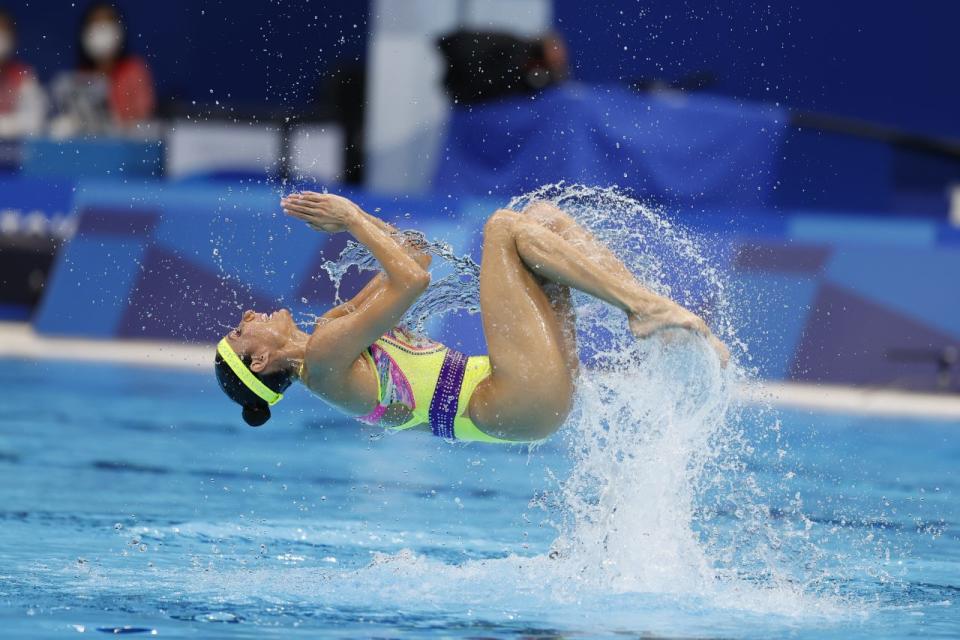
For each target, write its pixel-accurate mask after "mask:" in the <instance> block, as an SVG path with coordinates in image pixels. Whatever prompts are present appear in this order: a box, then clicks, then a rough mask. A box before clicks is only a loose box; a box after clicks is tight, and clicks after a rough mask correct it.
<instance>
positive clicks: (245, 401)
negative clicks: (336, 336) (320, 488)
mask: <svg viewBox="0 0 960 640" xmlns="http://www.w3.org/2000/svg"><path fill="white" fill-rule="evenodd" d="M296 332H297V326H296V324H295V323H294V321H293V317H292V316H291V315H290V312H289V311H287V310H286V309H281V310H280V311H274V312H273V313H270V314H267V313H256V312H254V311H245V312H244V313H243V316H241V318H240V324H239V325H237V327H236V328H235V329H233V330H232V331H231V332H230V333H228V334H227V335H226V336H225V337H224V338H223V340H221V342H220V344H219V345H218V346H217V356H216V358H215V359H214V368H215V370H216V374H217V382H219V383H220V388H221V389H223V392H224V393H225V394H227V396H228V397H229V398H230V399H231V400H233V401H234V402H236V403H237V404H239V405H240V406H241V407H243V419H244V421H245V422H246V423H247V424H249V425H250V426H251V427H259V426H260V425H262V424H264V423H265V422H266V421H267V420H269V419H270V406H271V405H273V404H276V403H277V402H278V401H279V400H280V398H282V397H283V396H282V395H281V394H282V393H283V392H284V391H285V390H286V389H287V387H289V386H290V384H291V383H292V382H293V379H294V377H295V376H296V371H295V367H294V364H293V363H292V362H291V360H290V358H289V355H288V353H287V347H288V345H289V344H290V341H291V339H292V338H293V337H294V335H295V334H296Z"/></svg>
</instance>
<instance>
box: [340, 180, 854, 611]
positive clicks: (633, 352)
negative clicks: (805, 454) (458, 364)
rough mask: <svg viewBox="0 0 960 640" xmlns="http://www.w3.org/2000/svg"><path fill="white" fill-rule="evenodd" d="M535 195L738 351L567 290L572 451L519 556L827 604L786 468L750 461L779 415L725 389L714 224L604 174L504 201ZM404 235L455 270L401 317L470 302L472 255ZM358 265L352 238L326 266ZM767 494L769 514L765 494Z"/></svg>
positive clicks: (574, 571)
mask: <svg viewBox="0 0 960 640" xmlns="http://www.w3.org/2000/svg"><path fill="white" fill-rule="evenodd" d="M538 200H546V201H550V202H553V203H555V204H557V205H558V206H559V207H560V208H561V209H563V210H564V211H566V212H567V213H569V214H570V215H572V216H573V217H574V218H576V219H577V221H578V222H579V223H580V224H581V225H583V226H585V227H586V228H588V229H589V230H590V231H591V232H593V233H594V234H595V235H596V236H597V237H598V239H600V240H601V241H602V242H604V243H605V244H606V245H607V246H609V247H610V248H611V249H612V250H613V251H614V252H615V253H617V254H618V255H619V256H621V257H623V259H624V262H625V263H626V264H627V266H628V267H629V268H630V269H631V271H633V272H634V273H635V274H636V275H637V277H638V278H639V279H640V281H641V282H643V283H644V284H645V285H646V286H647V287H649V288H650V289H652V290H654V291H656V292H658V293H661V294H664V295H667V296H670V297H671V298H673V299H675V300H677V301H679V302H680V303H681V304H683V305H685V306H687V307H688V308H690V309H692V310H695V311H696V312H697V313H699V314H701V315H702V316H703V317H704V318H705V319H706V320H707V322H708V324H709V325H710V326H711V328H712V329H713V330H714V332H715V333H716V334H717V335H718V336H719V337H720V338H721V339H723V340H724V341H725V342H726V343H727V344H728V345H730V346H731V348H732V351H733V353H734V359H733V361H732V363H731V365H730V366H729V367H728V368H727V369H722V368H721V367H720V365H719V362H718V360H717V358H716V356H715V355H714V353H713V351H712V350H711V349H710V348H709V346H708V345H707V344H706V342H705V341H704V340H702V339H699V338H695V337H693V336H691V335H689V334H684V333H679V334H671V333H665V334H663V335H660V336H657V337H654V338H652V339H650V340H646V341H637V340H636V339H635V338H634V337H633V336H632V335H631V334H630V333H629V331H628V330H627V327H626V323H625V321H624V318H623V314H622V313H621V312H619V311H617V310H615V309H612V308H611V307H609V306H607V305H605V304H602V303H599V302H597V301H595V300H592V299H590V298H588V297H586V296H582V295H577V296H576V297H575V303H576V308H577V317H578V320H577V324H578V327H577V328H578V334H579V340H580V343H581V346H582V350H583V353H582V356H583V358H584V360H585V361H586V362H587V363H588V365H589V366H587V367H585V369H584V372H583V375H582V378H581V380H580V381H579V385H578V397H577V402H576V409H575V411H574V414H573V415H572V416H571V418H570V419H569V420H568V422H567V424H566V425H565V427H564V428H563V430H562V431H561V434H562V436H561V437H563V438H564V439H565V441H566V444H567V446H568V448H569V451H570V455H571V457H572V460H573V466H572V471H571V472H570V473H569V475H567V476H566V477H564V478H562V479H556V480H555V481H554V483H553V485H554V486H552V487H546V488H545V491H544V494H543V496H542V497H541V499H539V500H538V501H535V502H536V504H538V505H539V506H540V507H542V508H543V509H544V510H545V512H546V514H547V515H546V516H545V519H546V520H548V521H549V522H550V523H551V524H553V525H554V526H555V527H556V529H557V537H556V540H555V542H554V544H553V547H552V549H551V551H550V553H549V556H548V559H549V562H537V561H534V562H531V563H529V564H528V565H527V566H528V570H529V571H531V572H532V571H536V572H537V574H538V575H540V577H541V578H544V579H546V581H547V583H548V584H549V585H550V586H551V588H552V590H553V591H554V593H555V594H556V595H558V596H560V597H576V593H581V594H582V593H583V590H584V589H586V590H588V591H589V592H591V593H596V592H597V591H601V592H611V591H612V592H615V593H635V592H651V593H682V594H685V595H691V594H696V595H699V596H704V597H708V598H711V599H712V600H717V601H724V602H727V603H728V604H730V605H732V606H737V607H744V606H746V607H748V608H750V607H756V608H760V609H764V610H777V609H782V610H784V611H789V612H791V613H795V612H796V611H797V609H798V607H799V606H800V605H799V604H798V603H799V602H801V601H805V602H806V601H809V600H810V599H811V598H812V599H814V600H816V602H817V604H816V606H815V608H816V609H817V610H820V611H822V610H823V609H824V607H827V608H834V607H838V606H839V604H840V603H839V601H838V600H836V599H835V597H833V596H835V594H829V595H831V597H832V599H830V603H831V604H829V605H827V600H825V599H824V598H823V596H825V595H828V594H827V591H828V590H829V589H828V581H827V580H826V579H825V578H826V577H827V572H826V570H825V569H822V568H821V562H820V560H821V557H822V553H821V552H820V551H819V549H818V547H817V546H816V545H815V544H814V543H813V542H812V541H811V540H810V539H809V536H808V535H807V530H808V529H809V521H807V520H806V519H805V518H804V516H803V514H802V511H801V507H802V503H801V501H800V498H799V496H798V495H796V496H792V495H790V494H789V491H790V488H789V486H788V482H787V481H786V480H785V481H784V483H783V484H782V485H781V486H777V487H770V486H762V483H761V482H759V481H758V480H757V478H756V477H754V475H753V474H752V473H751V472H750V470H749V466H748V463H747V461H748V459H750V458H751V457H754V458H755V455H756V449H755V444H757V439H758V438H759V439H773V440H775V441H776V440H778V438H779V424H778V422H777V420H776V416H775V415H774V414H773V412H772V411H771V410H769V409H768V408H763V407H760V408H757V407H750V408H748V407H745V406H743V405H741V404H739V403H737V402H736V401H735V400H734V390H735V388H736V387H737V386H741V385H744V384H749V383H750V381H749V377H750V376H749V373H748V372H746V371H745V370H744V369H742V368H741V367H739V366H738V365H737V361H738V360H741V361H742V360H744V355H745V354H746V353H747V346H746V345H744V344H743V343H741V342H740V341H739V340H738V339H737V332H736V326H737V318H736V314H735V313H734V310H733V309H734V306H733V304H732V298H733V296H734V293H733V292H732V291H731V286H730V284H729V283H728V281H727V280H726V279H725V277H724V274H723V273H721V272H720V271H719V270H718V269H717V268H716V266H715V265H716V264H717V262H716V258H715V256H714V255H713V254H712V253H711V251H710V241H709V240H710V239H709V238H703V237H697V236H695V235H694V234H692V233H690V232H688V231H686V230H684V229H683V228H682V227H679V226H678V225H676V224H675V223H673V222H671V221H670V220H669V219H668V218H667V217H666V216H665V215H664V213H663V212H661V211H657V210H656V209H653V208H651V207H649V206H646V205H644V204H642V203H640V202H638V201H637V200H635V199H633V198H632V197H630V196H629V195H628V194H625V193H623V192H621V191H619V190H617V189H615V188H607V189H598V188H592V187H586V186H582V185H564V184H559V185H551V186H547V187H544V188H541V189H539V190H537V191H535V192H532V193H529V194H526V195H524V196H522V197H519V198H516V199H514V200H513V201H512V202H511V203H510V205H509V206H510V207H511V208H513V209H515V210H517V211H522V210H523V209H524V207H525V206H526V205H528V204H530V203H532V202H535V201H538ZM408 233H409V232H408ZM416 239H417V240H419V241H421V242H423V243H424V246H425V247H426V250H427V251H429V252H430V253H431V254H433V255H434V256H436V257H438V258H439V259H440V261H441V263H442V264H446V265H448V266H449V267H451V268H452V273H451V275H450V276H447V277H444V278H442V279H440V280H439V281H437V282H435V283H434V284H433V285H432V286H431V288H430V289H429V290H428V291H427V293H426V294H425V295H424V296H423V298H422V299H421V300H420V302H418V304H417V305H416V306H415V307H414V308H413V309H411V311H410V313H409V314H408V315H407V318H406V321H407V322H408V324H410V325H411V326H414V327H422V326H423V322H424V320H425V319H426V318H427V317H432V316H436V315H438V314H442V313H446V312H449V311H454V310H458V309H461V310H467V311H469V312H476V311H477V310H478V309H479V301H478V291H477V285H478V279H479V269H478V266H477V264H476V263H475V262H474V261H473V260H471V259H470V258H469V257H461V256H457V255H455V254H454V253H453V251H452V250H451V249H450V247H449V246H447V245H444V244H441V243H431V242H426V240H425V239H423V238H422V236H419V237H417V238H416ZM354 266H356V267H358V268H361V269H372V268H375V263H374V261H373V258H372V257H371V256H370V255H369V253H368V252H366V251H365V250H364V249H363V248H362V247H360V246H359V245H355V244H354V245H350V246H348V247H347V248H346V249H345V250H344V252H343V254H342V255H341V256H340V258H339V259H338V260H336V261H333V262H330V263H328V264H327V265H326V266H325V269H326V270H327V272H328V273H329V274H330V276H331V278H332V279H333V280H334V282H339V280H340V278H342V277H343V274H344V273H345V272H346V270H347V269H349V268H350V267H354ZM758 421H760V423H761V424H765V425H766V426H765V427H762V428H761V429H760V431H759V433H758V432H756V430H754V432H753V433H751V434H750V435H749V436H748V435H747V434H746V432H745V426H744V425H745V424H747V423H750V424H752V425H754V426H755V425H756V424H757V422H758ZM774 445H776V442H774ZM764 449H765V450H770V451H773V452H774V453H772V454H770V455H771V456H772V457H773V459H771V460H764V461H762V463H763V464H765V465H768V466H774V467H778V466H783V465H784V464H785V461H784V454H785V452H784V450H783V449H782V448H780V447H779V446H772V447H765V448H764ZM754 462H755V461H754ZM782 477H784V478H789V477H790V474H789V473H784V474H782ZM774 496H776V498H777V499H778V501H779V503H780V504H779V506H778V512H777V517H776V518H774V517H773V515H772V514H771V509H770V507H769V506H768V505H769V504H771V500H773V499H774ZM545 559H546V558H545ZM534 560H536V559H534ZM834 569H835V568H834ZM836 577H837V576H836V574H835V573H834V574H833V578H836ZM572 592H576V593H572ZM748 592H749V594H751V595H750V596H749V597H747V596H746V594H747V593H748ZM808 605H809V603H808Z"/></svg>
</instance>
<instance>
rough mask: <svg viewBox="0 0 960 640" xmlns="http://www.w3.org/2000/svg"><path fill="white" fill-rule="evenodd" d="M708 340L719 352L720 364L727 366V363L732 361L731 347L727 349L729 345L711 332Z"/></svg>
mask: <svg viewBox="0 0 960 640" xmlns="http://www.w3.org/2000/svg"><path fill="white" fill-rule="evenodd" d="M708 341H709V342H710V346H711V347H713V350H714V351H716V352H717V357H718V358H719V359H720V366H721V367H723V368H726V366H727V363H729V362H730V349H727V345H725V344H723V341H722V340H720V338H718V337H717V336H715V335H713V334H710V337H709V338H708Z"/></svg>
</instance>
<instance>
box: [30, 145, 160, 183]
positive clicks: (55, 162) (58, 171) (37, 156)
mask: <svg viewBox="0 0 960 640" xmlns="http://www.w3.org/2000/svg"><path fill="white" fill-rule="evenodd" d="M22 153H23V157H22V160H21V163H22V166H21V171H22V172H23V174H24V175H27V176H34V177H44V178H72V179H80V178H92V177H108V176H109V177H113V178H116V179H118V180H119V179H123V178H134V177H154V178H156V177H159V176H160V175H161V174H162V172H163V144H162V143H161V142H160V141H155V142H136V141H133V140H125V139H122V138H109V137H103V138H90V139H83V140H64V141H60V140H47V139H44V138H28V139H25V140H24V141H23V146H22Z"/></svg>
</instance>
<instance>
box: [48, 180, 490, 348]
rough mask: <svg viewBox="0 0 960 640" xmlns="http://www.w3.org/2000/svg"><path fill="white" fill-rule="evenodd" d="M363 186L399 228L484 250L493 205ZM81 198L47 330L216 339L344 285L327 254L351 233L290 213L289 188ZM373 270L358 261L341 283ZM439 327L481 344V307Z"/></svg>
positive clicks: (51, 295)
mask: <svg viewBox="0 0 960 640" xmlns="http://www.w3.org/2000/svg"><path fill="white" fill-rule="evenodd" d="M358 197H359V196H358ZM359 198H360V201H361V202H362V203H363V205H364V206H365V207H366V208H368V209H370V210H371V211H379V214H380V215H382V216H383V217H384V218H386V219H388V220H391V221H393V222H395V223H396V224H397V226H399V227H401V228H416V229H418V230H420V231H423V232H424V233H425V234H426V235H427V236H428V237H429V238H431V239H432V240H439V241H443V242H447V243H449V244H450V245H452V246H453V248H454V250H455V251H456V252H458V253H466V252H471V251H473V252H474V255H476V249H477V248H478V247H479V234H478V233H477V232H478V231H479V228H480V226H481V224H482V222H483V219H484V218H483V217H477V218H473V217H465V216H464V215H463V214H462V212H461V210H460V209H459V208H456V207H451V206H450V205H449V203H448V202H445V201H442V200H439V199H437V200H429V199H427V200H421V199H409V198H403V199H393V198H384V197H375V196H370V195H363V196H362V197H359ZM476 206H477V205H476V204H475V203H472V204H471V205H470V207H467V210H468V215H470V214H472V213H473V212H476V211H478V209H477V208H476ZM76 208H77V211H78V215H79V216H80V224H79V228H78V231H77V234H76V236H75V238H74V239H73V241H72V242H71V243H70V244H69V245H68V246H67V247H66V249H65V250H64V251H63V252H62V254H61V255H60V256H59V258H58V262H57V265H56V267H55V269H54V273H53V277H52V279H51V283H50V285H49V287H48V290H47V294H46V296H45V298H44V301H43V303H42V305H41V308H40V310H39V312H38V315H37V318H36V327H37V329H38V330H39V331H41V332H44V333H50V334H70V335H86V336H96V337H110V336H112V337H118V338H160V339H174V340H185V341H201V342H209V341H212V340H214V339H216V338H218V337H219V336H221V335H222V334H223V333H225V330H226V328H227V327H229V326H233V325H235V324H236V322H237V320H238V318H239V315H240V313H241V312H242V311H243V310H244V309H247V308H256V309H261V310H271V309H275V308H278V307H280V306H284V307H288V308H290V309H291V310H292V311H293V312H294V314H295V315H297V314H310V313H315V314H320V313H323V312H324V311H325V310H327V309H328V308H329V307H330V306H332V304H333V301H334V295H335V290H334V285H333V283H332V282H331V281H330V279H329V277H328V276H327V274H326V272H325V271H323V269H322V268H321V265H322V264H323V263H324V261H326V260H329V259H334V258H336V257H337V256H338V255H339V253H340V251H341V250H342V249H343V247H344V246H345V243H346V241H347V239H348V237H347V236H346V234H336V235H327V234H321V233H317V232H313V231H311V230H310V229H309V228H307V227H306V226H305V225H303V224H301V223H299V222H297V221H295V220H292V219H289V218H286V217H285V216H283V214H282V213H281V212H280V208H279V192H278V191H277V190H274V189H271V188H269V187H264V186H256V187H246V188H239V189H238V188H236V187H232V188H227V187H224V186H220V185H202V184H189V185H176V186H173V185H167V184H163V183H149V184H141V185H137V186H128V185H122V184H116V183H112V182H103V181H93V182H85V183H83V184H82V185H81V186H80V187H79V188H78V191H77V198H76ZM494 208H495V206H493V205H491V206H489V207H488V208H486V209H485V211H486V212H487V213H489V212H490V211H492V210H493V209H494ZM369 276H370V273H369V272H368V273H364V274H358V273H357V272H356V270H351V271H350V272H349V273H348V275H347V277H346V278H345V279H344V282H343V284H342V287H341V290H340V293H341V295H342V296H344V297H346V296H349V295H351V294H352V293H354V292H355V291H356V290H358V289H359V287H360V286H362V284H363V282H365V281H366V279H367V278H368V277H369ZM442 276H443V273H442V272H438V273H437V274H435V277H442ZM301 317H306V316H305V315H304V316H301ZM430 328H431V330H432V331H433V332H434V333H435V334H436V335H437V336H438V338H439V339H442V340H445V341H447V342H448V343H449V344H451V346H456V347H457V348H459V349H461V350H464V351H467V352H470V353H480V352H482V351H483V340H482V331H481V330H480V325H479V318H478V317H477V316H475V315H473V316H470V315H467V314H458V316H457V317H456V318H453V317H443V318H439V319H437V320H436V321H434V322H433V323H432V326H431V327H430Z"/></svg>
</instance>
